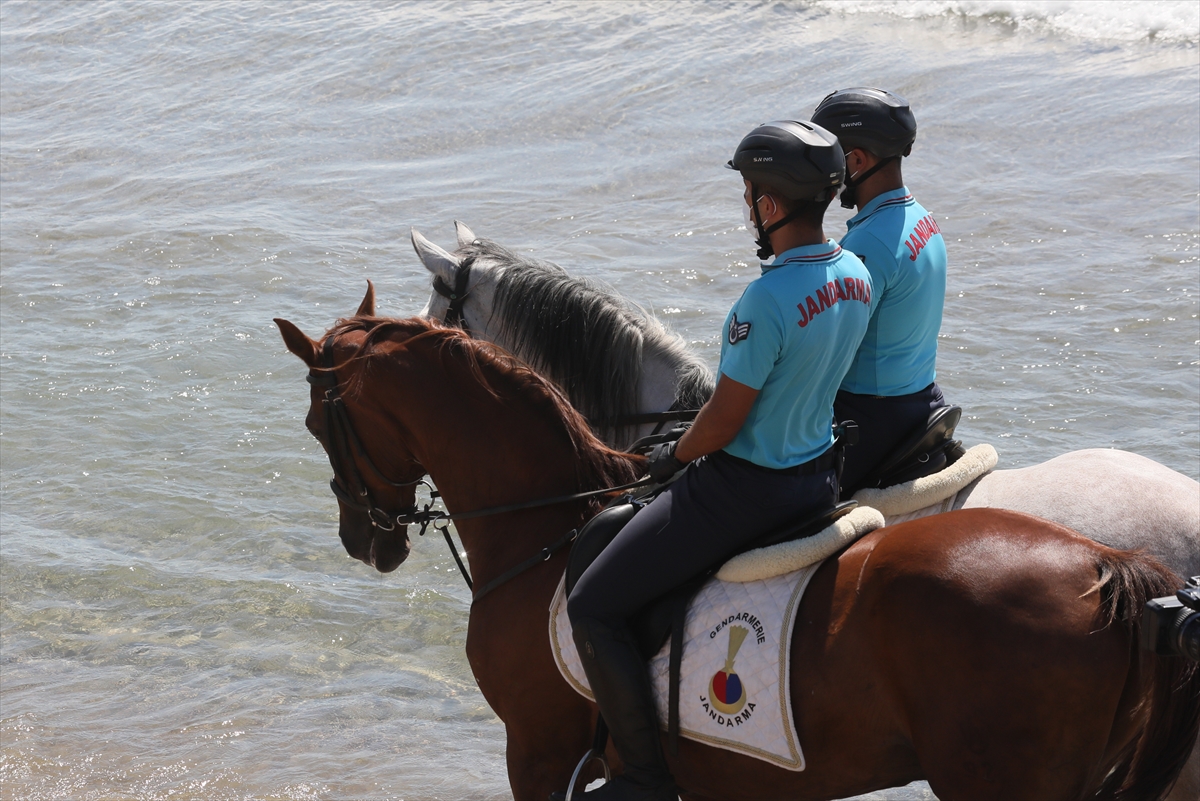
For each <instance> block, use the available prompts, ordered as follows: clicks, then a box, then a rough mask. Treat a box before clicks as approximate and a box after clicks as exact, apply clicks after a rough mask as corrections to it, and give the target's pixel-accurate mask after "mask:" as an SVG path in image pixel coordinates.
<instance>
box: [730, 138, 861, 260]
mask: <svg viewBox="0 0 1200 801" xmlns="http://www.w3.org/2000/svg"><path fill="white" fill-rule="evenodd" d="M725 166H726V167H728V168H729V169H731V170H737V171H738V172H740V173H741V174H742V177H743V178H745V179H746V180H747V181H749V182H750V192H751V194H752V195H753V196H754V198H755V199H757V198H758V197H759V195H760V193H761V192H773V193H776V194H778V195H779V196H781V197H783V198H785V199H787V200H791V201H800V202H802V203H804V204H807V203H812V202H822V203H824V202H828V201H830V200H832V199H833V198H834V196H835V195H837V190H838V187H839V186H841V185H842V179H843V178H845V176H846V156H845V155H844V154H843V153H842V147H841V145H839V144H838V140H837V137H836V136H834V135H833V134H831V133H830V132H829V131H827V130H825V129H824V128H822V127H821V126H819V125H813V124H812V123H809V122H797V121H796V120H776V121H774V122H767V123H763V124H762V125H760V126H758V127H757V128H755V129H754V130H753V131H751V132H750V133H748V134H746V136H745V138H743V139H742V141H741V143H740V144H739V145H738V146H737V150H735V151H734V153H733V158H732V159H730V160H729V162H728V163H726V165H725ZM752 206H753V209H754V212H753V213H754V227H755V228H756V229H757V233H758V236H757V237H756V238H755V241H756V242H757V243H758V246H759V251H758V257H759V258H760V259H766V258H769V257H770V256H771V255H772V254H773V253H774V250H773V249H772V248H771V240H770V237H769V235H770V234H771V232H772V231H775V230H776V229H778V228H780V227H782V226H784V225H787V224H788V223H789V222H791V221H792V220H794V219H795V218H796V217H797V216H799V215H800V214H801V213H802V212H803V210H804V209H803V206H798V207H797V208H795V209H794V210H793V211H792V212H791V213H790V214H788V215H787V216H785V217H784V218H783V219H782V220H780V221H778V222H777V223H775V224H774V225H772V226H771V227H770V228H768V229H767V230H765V231H764V230H763V227H762V220H761V219H760V218H759V213H758V204H757V203H754V204H752Z"/></svg>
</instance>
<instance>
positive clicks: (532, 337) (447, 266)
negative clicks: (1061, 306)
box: [412, 222, 1200, 799]
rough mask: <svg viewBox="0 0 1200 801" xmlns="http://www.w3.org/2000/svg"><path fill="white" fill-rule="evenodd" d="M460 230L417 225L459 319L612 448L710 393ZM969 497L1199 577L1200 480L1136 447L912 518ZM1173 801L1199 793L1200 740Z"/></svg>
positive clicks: (987, 479) (1019, 472)
mask: <svg viewBox="0 0 1200 801" xmlns="http://www.w3.org/2000/svg"><path fill="white" fill-rule="evenodd" d="M455 228H456V230H457V234H458V249H457V250H455V252H454V253H449V252H447V251H445V250H443V249H442V248H439V247H438V246H437V245H434V244H433V243H431V242H429V241H428V240H427V239H425V237H423V236H421V235H420V234H419V233H417V232H416V231H415V230H414V231H413V232H412V239H413V247H414V248H416V251H417V255H418V256H419V257H420V258H421V262H422V263H423V264H424V265H425V267H426V268H427V269H428V270H429V271H430V272H431V273H432V274H433V276H434V284H435V287H438V286H440V288H441V290H442V292H446V289H447V288H448V287H456V286H457V284H458V282H459V281H460V279H462V280H464V286H463V287H462V289H464V290H465V292H464V293H463V297H462V300H461V301H460V303H461V314H462V322H463V325H464V326H465V327H466V328H467V330H468V331H469V332H470V333H471V335H472V336H475V337H479V338H482V339H487V340H490V341H492V342H495V343H496V344H498V345H501V346H502V347H504V348H507V349H508V350H510V351H512V352H513V353H515V354H517V355H519V356H521V357H522V358H524V359H525V360H526V361H528V362H529V363H530V364H531V365H532V366H533V367H534V368H535V369H537V370H539V371H540V372H542V373H543V374H544V375H546V376H547V377H549V378H551V379H552V380H553V381H554V382H555V383H557V384H558V385H559V386H560V387H561V388H562V389H563V390H564V391H565V392H566V394H567V396H568V398H569V399H570V400H571V402H572V403H573V404H574V405H575V407H576V408H577V409H579V410H580V411H581V412H582V413H583V414H584V416H585V417H587V418H588V419H589V420H591V421H592V422H593V426H594V427H595V428H596V430H597V433H598V434H599V435H600V436H601V437H602V438H603V439H604V440H605V441H606V442H608V443H609V444H610V445H613V446H614V447H623V446H626V445H628V444H629V443H630V442H631V441H632V440H633V438H634V437H636V436H642V435H644V434H646V433H649V430H650V429H651V428H652V425H650V424H645V425H630V424H622V422H621V421H627V420H629V419H630V418H631V417H632V416H633V415H637V414H640V413H647V412H661V411H665V410H667V409H670V408H676V409H680V408H693V409H694V408H698V407H699V406H700V405H702V404H703V402H704V401H705V400H706V399H707V398H708V397H709V396H710V395H711V394H712V389H713V378H712V375H711V373H710V372H709V371H708V370H707V369H706V368H705V367H704V365H703V364H702V363H701V362H700V361H699V359H698V358H697V357H696V356H695V355H694V354H692V353H690V352H689V350H688V349H687V347H686V345H685V344H684V343H683V341H682V340H681V339H680V338H679V337H678V336H674V335H672V334H671V333H669V332H668V331H666V329H664V328H663V326H662V325H661V324H660V323H659V322H658V321H657V320H655V319H654V318H652V317H651V316H650V315H648V314H646V313H645V312H643V311H642V310H641V309H640V308H638V307H636V306H634V305H632V304H630V303H628V302H626V301H624V300H623V299H622V298H620V297H619V296H618V295H616V294H615V293H613V292H610V291H607V290H605V289H603V288H601V287H599V286H597V285H595V284H593V283H591V282H588V281H583V280H580V279H576V278H571V277H570V276H568V275H567V274H566V272H565V271H564V270H563V269H562V268H561V267H558V266H557V265H553V264H550V263H548V262H542V261H535V260H532V259H527V258H524V257H521V256H518V255H517V254H515V253H513V252H512V251H509V250H507V249H505V248H503V247H501V246H499V245H497V244H495V243H493V242H489V241H487V240H482V239H479V238H477V237H476V236H475V234H474V233H472V231H471V230H470V229H469V228H467V226H465V225H463V224H462V223H460V222H455ZM463 271H466V272H465V273H464V272H463ZM442 292H439V291H437V290H436V289H435V291H434V292H433V294H431V295H430V298H429V302H428V303H427V304H426V305H425V308H424V309H423V310H422V312H421V313H422V314H423V315H425V316H428V317H433V318H436V319H439V320H443V319H445V318H446V315H447V312H448V311H449V310H450V308H451V305H450V304H451V302H450V299H449V298H448V297H445V296H444V295H443V294H442ZM446 294H454V293H453V292H447V293H446ZM974 506H993V507H998V508H1002V509H1011V510H1014V511H1018V512H1025V513H1027V514H1032V515H1036V516H1038V517H1041V518H1044V519H1047V520H1051V521H1054V522H1056V523H1059V524H1061V525H1064V526H1067V527H1068V528H1071V529H1074V530H1075V531H1078V532H1079V533H1081V534H1083V535H1084V536H1087V537H1089V538H1090V539H1092V540H1095V541H1096V542H1100V543H1103V544H1105V545H1108V546H1110V547H1113V548H1120V549H1143V550H1145V551H1147V552H1149V553H1151V554H1153V555H1155V556H1157V557H1158V558H1159V559H1161V560H1162V561H1163V562H1164V563H1165V564H1167V565H1168V566H1170V567H1171V569H1173V570H1174V571H1175V572H1177V573H1178V574H1180V575H1181V576H1193V575H1200V484H1197V482H1195V481H1193V480H1192V479H1190V478H1188V477H1187V476H1184V475H1183V474H1181V473H1178V472H1176V471H1174V470H1171V469H1170V468H1168V467H1165V466H1164V465H1161V464H1159V463H1158V462H1155V461H1153V460H1151V459H1147V458H1145V457H1143V456H1138V455H1137V454H1134V453H1129V452H1127V451H1118V450H1108V449H1089V450H1082V451H1073V452H1071V453H1067V454H1063V455H1062V456H1058V457H1056V458H1054V459H1051V460H1050V461H1048V462H1044V463H1042V464H1039V465H1034V466H1032V467H1025V468H1020V469H1016V470H993V471H991V472H988V473H987V474H986V475H984V476H982V477H981V478H979V479H977V480H975V481H974V482H972V483H971V484H970V485H968V486H967V487H965V488H964V489H962V490H961V491H959V492H958V493H957V495H956V496H955V497H954V498H953V500H952V502H950V503H949V504H946V503H938V504H935V505H933V506H930V507H928V508H927V509H922V510H919V511H918V512H916V513H909V514H907V515H905V518H906V519H909V518H913V517H919V516H921V515H922V514H923V513H927V514H935V513H937V512H941V511H947V510H948V509H949V508H954V509H957V508H964V507H974ZM890 521H891V518H889V522H890ZM1169 798H1170V799H1183V798H1200V746H1198V747H1197V750H1195V751H1193V754H1192V759H1191V760H1190V761H1189V763H1188V766H1187V767H1186V768H1185V770H1184V773H1183V775H1182V776H1181V777H1180V780H1179V782H1178V784H1177V785H1176V788H1175V790H1174V791H1172V793H1171V795H1170V796H1169Z"/></svg>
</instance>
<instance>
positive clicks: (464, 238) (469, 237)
mask: <svg viewBox="0 0 1200 801" xmlns="http://www.w3.org/2000/svg"><path fill="white" fill-rule="evenodd" d="M454 233H455V235H456V236H457V237H458V246H459V247H460V248H465V247H466V246H467V245H470V244H471V243H472V242H474V241H475V240H476V239H478V238H479V237H477V236H475V232H474V231H472V230H471V229H470V228H468V227H467V224H466V223H465V222H462V221H461V220H455V221H454Z"/></svg>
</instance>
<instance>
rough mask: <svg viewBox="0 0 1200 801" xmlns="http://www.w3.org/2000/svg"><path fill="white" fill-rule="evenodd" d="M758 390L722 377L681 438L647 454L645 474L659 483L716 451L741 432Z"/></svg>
mask: <svg viewBox="0 0 1200 801" xmlns="http://www.w3.org/2000/svg"><path fill="white" fill-rule="evenodd" d="M758 393H759V390H757V389H754V388H752V387H748V386H746V385H745V384H742V383H739V382H737V381H734V380H733V379H732V378H730V377H729V376H727V375H722V376H721V377H720V379H718V381H717V388H716V390H715V391H714V392H713V395H712V397H711V398H709V400H708V403H706V404H704V407H703V408H702V409H700V413H699V414H697V415H696V422H695V423H693V424H692V427H691V428H689V429H688V430H687V431H686V432H684V435H683V436H682V437H680V438H679V439H678V440H675V441H674V442H664V443H663V444H662V445H658V446H656V447H655V448H654V450H653V451H651V453H650V460H649V461H648V462H647V463H646V472H647V473H649V474H650V477H651V478H652V479H654V480H655V481H656V482H657V483H659V484H663V483H666V482H667V481H668V480H670V478H671V476H673V475H675V474H676V473H678V472H679V471H680V470H682V469H683V468H685V467H687V465H688V463H689V462H694V461H696V460H697V459H699V458H700V457H701V456H707V455H708V454H710V453H713V452H714V451H719V450H720V449H721V448H724V447H725V446H726V445H728V444H729V443H731V442H733V438H734V437H736V436H737V433H738V432H739V431H741V430H742V425H743V424H744V423H745V422H746V417H747V416H748V415H749V414H750V408H751V407H752V406H753V405H754V399H755V398H757V397H758Z"/></svg>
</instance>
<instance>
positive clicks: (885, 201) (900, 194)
mask: <svg viewBox="0 0 1200 801" xmlns="http://www.w3.org/2000/svg"><path fill="white" fill-rule="evenodd" d="M910 200H912V194H911V193H910V192H909V191H908V187H906V186H902V187H900V188H899V189H891V190H889V191H887V192H884V193H883V194H880V195H876V196H875V197H873V198H871V202H870V203H868V204H867V205H865V206H863V209H862V211H860V212H859V213H858V214H855V215H854V216H853V217H851V218H850V219H848V220H846V230H847V231H849V230H851V229H852V228H854V226H856V225H858V224H859V223H860V222H862V221H863V220H865V219H867V218H868V217H870V216H871V215H872V214H874V213H875V212H877V211H879V209H880V208H882V207H883V206H885V205H889V206H891V205H899V204H902V203H908V202H909V201H910Z"/></svg>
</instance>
